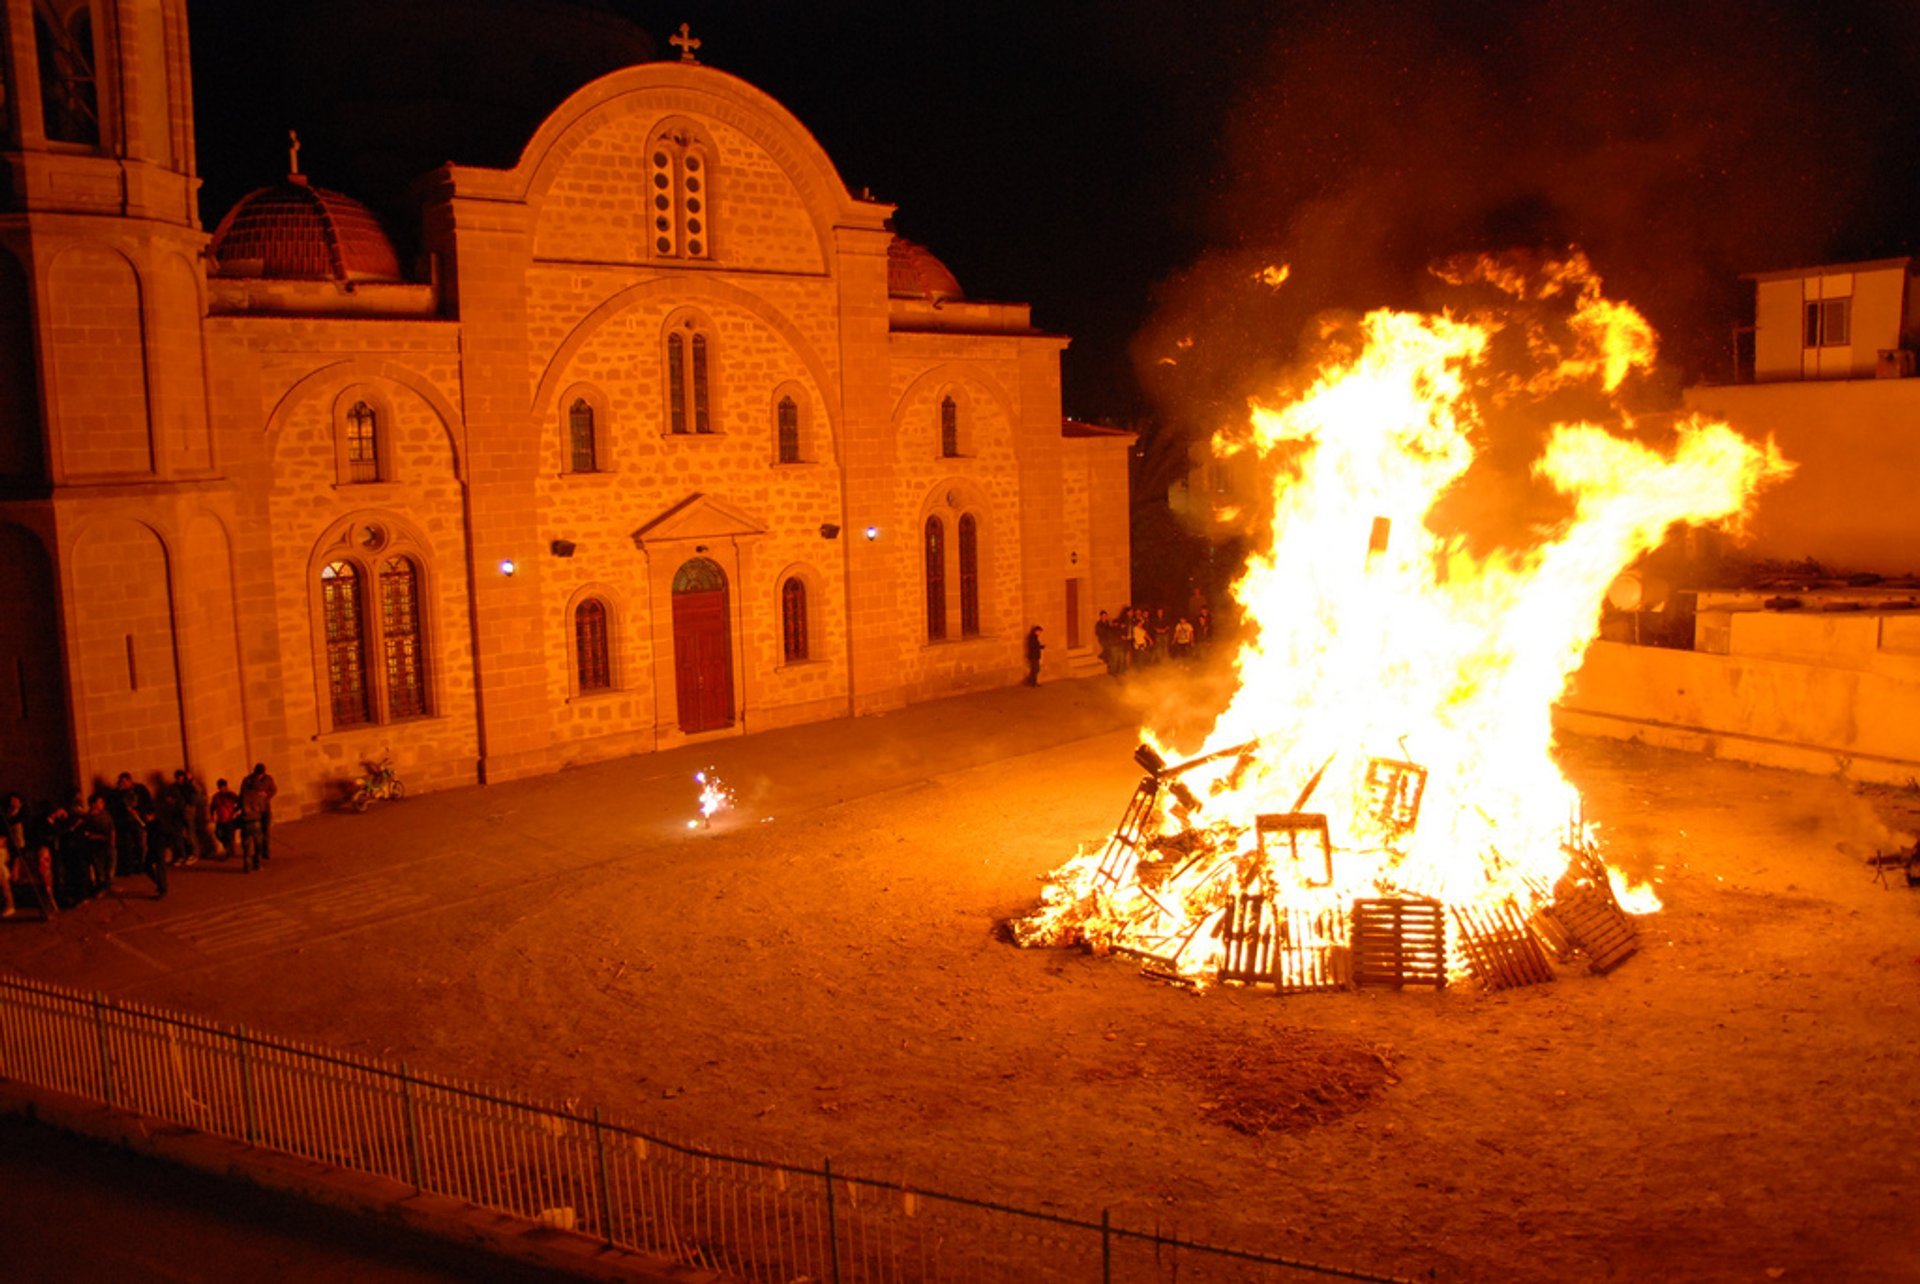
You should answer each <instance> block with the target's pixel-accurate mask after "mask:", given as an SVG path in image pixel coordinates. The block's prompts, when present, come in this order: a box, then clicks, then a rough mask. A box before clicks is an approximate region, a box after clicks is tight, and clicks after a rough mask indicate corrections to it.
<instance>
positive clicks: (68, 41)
mask: <svg viewBox="0 0 1920 1284" xmlns="http://www.w3.org/2000/svg"><path fill="white" fill-rule="evenodd" d="M33 27H34V37H35V43H36V44H37V45H38V46H39V48H38V50H37V52H38V55H39V63H40V110H41V114H42V116H43V118H44V122H45V127H46V131H47V139H48V141H50V142H56V143H83V144H87V145H90V146H97V145H98V144H99V142H100V112H99V91H98V90H97V89H96V87H95V81H94V69H93V67H94V64H93V12H92V10H91V9H89V8H88V7H87V6H85V5H82V6H81V7H80V8H79V9H78V10H76V11H75V12H74V14H73V16H72V17H71V18H69V19H68V20H67V23H66V25H65V26H64V27H63V26H61V25H60V24H59V23H57V22H50V21H48V20H47V19H46V18H45V17H44V16H43V15H41V14H38V13H36V14H35V15H34V18H33Z"/></svg>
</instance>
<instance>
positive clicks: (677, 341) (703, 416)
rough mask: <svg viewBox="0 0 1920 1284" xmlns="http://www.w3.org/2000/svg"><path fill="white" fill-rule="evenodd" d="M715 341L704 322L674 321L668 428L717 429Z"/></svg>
mask: <svg viewBox="0 0 1920 1284" xmlns="http://www.w3.org/2000/svg"><path fill="white" fill-rule="evenodd" d="M712 348H713V345H712V343H711V342H710V341H709V339H708V336H707V334H706V332H705V331H704V330H702V329H701V328H700V323H699V322H697V321H695V320H693V319H691V318H689V319H687V320H683V321H678V322H676V323H674V326H673V329H672V330H671V331H670V332H669V333H668V335H667V430H668V431H669V432H675V433H684V432H694V433H710V432H712V431H713V406H712V402H713V397H712V394H711V388H712V386H713V380H712V373H713V372H712V370H711V369H710V368H709V366H710V364H711V353H712Z"/></svg>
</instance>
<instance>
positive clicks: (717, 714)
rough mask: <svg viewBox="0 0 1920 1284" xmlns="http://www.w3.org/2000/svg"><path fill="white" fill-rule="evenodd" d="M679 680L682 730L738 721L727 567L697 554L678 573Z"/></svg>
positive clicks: (676, 672) (706, 728)
mask: <svg viewBox="0 0 1920 1284" xmlns="http://www.w3.org/2000/svg"><path fill="white" fill-rule="evenodd" d="M673 665H674V678H675V682H674V686H675V689H676V694H677V695H678V698H679V711H680V730H682V731H684V732H686V733H688V734H689V735H692V734H694V733H696V732H701V731H713V730H717V729H718V728H720V727H727V726H732V725H733V638H732V636H731V634H730V632H729V629H728V622H727V573H726V572H725V571H723V570H721V569H720V567H719V565H718V564H717V563H715V562H712V561H709V560H708V559H706V558H704V557H696V558H693V559H691V560H689V561H688V562H687V563H686V564H685V565H683V566H682V567H681V568H680V570H679V571H678V572H677V573H676V574H675V575H674V577H673Z"/></svg>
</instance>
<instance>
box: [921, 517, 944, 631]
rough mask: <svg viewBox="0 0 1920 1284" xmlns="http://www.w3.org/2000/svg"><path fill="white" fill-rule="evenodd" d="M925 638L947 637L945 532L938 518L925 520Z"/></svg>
mask: <svg viewBox="0 0 1920 1284" xmlns="http://www.w3.org/2000/svg"><path fill="white" fill-rule="evenodd" d="M926 545H927V549H926V556H927V638H928V640H929V641H933V642H938V641H940V640H941V639H943V638H945V637H946V636H947V532H946V528H945V527H944V526H942V525H941V524H940V519H939V518H938V517H929V518H928V519H927V535H926Z"/></svg>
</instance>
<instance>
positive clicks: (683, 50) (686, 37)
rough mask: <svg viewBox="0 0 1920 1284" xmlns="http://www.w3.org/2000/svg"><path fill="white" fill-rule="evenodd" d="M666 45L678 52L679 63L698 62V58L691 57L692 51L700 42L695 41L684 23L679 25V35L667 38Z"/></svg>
mask: <svg viewBox="0 0 1920 1284" xmlns="http://www.w3.org/2000/svg"><path fill="white" fill-rule="evenodd" d="M667 43H668V44H670V45H672V46H674V47H675V48H676V49H678V50H679V51H680V61H681V62H699V61H700V60H699V59H698V58H696V57H694V56H693V51H694V50H696V49H698V48H699V47H700V41H699V40H698V39H696V38H695V37H694V36H693V34H692V33H691V32H689V31H688V29H687V24H686V23H684V22H683V23H681V24H680V34H679V35H677V36H668V37H667Z"/></svg>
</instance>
